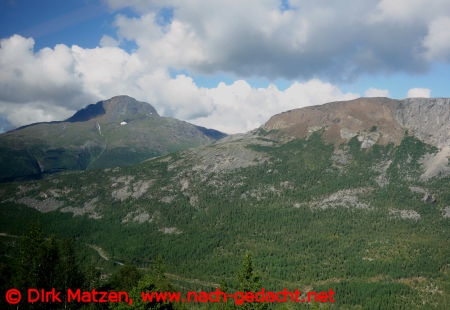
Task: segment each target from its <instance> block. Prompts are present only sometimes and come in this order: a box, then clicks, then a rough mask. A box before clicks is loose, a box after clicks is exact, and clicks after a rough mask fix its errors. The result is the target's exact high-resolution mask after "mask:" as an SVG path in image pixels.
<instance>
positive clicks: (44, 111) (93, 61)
mask: <svg viewBox="0 0 450 310" xmlns="http://www.w3.org/2000/svg"><path fill="white" fill-rule="evenodd" d="M33 44H34V42H33V40H32V39H25V38H23V37H20V36H13V37H11V38H9V39H5V40H3V41H2V42H1V49H0V59H1V62H0V71H1V72H2V75H1V77H0V89H1V90H2V91H1V92H0V114H1V115H4V116H5V117H6V120H7V121H8V122H9V123H10V124H12V125H13V126H23V125H26V124H30V123H33V122H42V121H54V120H62V119H65V118H68V117H69V116H70V115H71V114H73V113H74V112H75V111H76V110H78V109H80V108H82V107H84V106H86V105H87V104H90V103H94V102H96V101H98V100H101V99H107V98H110V97H112V96H116V95H119V94H127V95H129V96H132V97H135V98H136V99H138V100H140V101H145V102H148V103H150V104H152V105H153V106H155V108H156V109H157V110H158V112H160V113H161V114H162V115H164V116H172V117H176V118H178V119H182V120H188V121H191V122H193V123H195V124H198V125H202V126H206V127H210V128H215V129H219V130H222V131H225V132H227V133H236V132H245V131H247V130H250V129H254V128H255V127H257V126H259V125H261V124H263V123H264V122H266V121H267V120H268V119H269V118H270V117H271V116H272V115H273V114H276V113H280V112H282V111H285V110H288V109H293V108H300V107H304V106H308V105H316V104H321V103H325V102H329V101H336V100H347V99H353V98H356V97H358V94H353V93H345V94H344V93H342V92H341V91H340V90H339V88H338V87H337V86H335V85H332V84H330V83H324V82H322V81H320V80H319V79H312V80H310V81H308V82H305V83H298V82H294V83H293V84H292V85H291V86H290V87H288V88H287V89H285V90H284V91H281V90H279V89H278V88H277V87H276V86H275V85H273V84H270V85H269V86H268V87H267V88H253V87H251V86H250V85H249V84H248V83H247V82H246V81H245V80H236V81H235V82H234V83H232V84H231V85H226V84H224V83H220V84H219V85H218V86H217V87H213V88H205V87H199V86H197V85H196V84H195V82H194V80H193V79H192V78H191V77H189V76H187V75H185V74H179V75H177V76H175V77H172V76H171V75H170V74H169V70H168V69H167V68H164V67H161V66H156V65H155V64H154V63H148V62H147V61H146V60H145V59H142V58H141V57H140V54H139V52H135V53H131V54H129V53H127V52H125V51H124V50H122V49H120V48H118V47H106V46H105V47H97V48H94V49H83V48H81V47H79V46H76V45H74V46H72V47H70V48H69V47H67V46H65V45H57V46H56V47H55V48H54V49H50V48H45V49H42V50H40V51H37V52H34V51H33Z"/></svg>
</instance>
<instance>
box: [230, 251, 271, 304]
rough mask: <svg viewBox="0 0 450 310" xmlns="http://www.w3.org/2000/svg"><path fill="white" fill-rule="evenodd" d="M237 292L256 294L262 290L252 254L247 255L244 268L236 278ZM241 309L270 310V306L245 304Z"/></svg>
mask: <svg viewBox="0 0 450 310" xmlns="http://www.w3.org/2000/svg"><path fill="white" fill-rule="evenodd" d="M236 280H237V282H236V291H238V292H243V293H244V294H245V293H246V292H253V293H256V292H258V291H260V289H261V278H260V276H259V275H258V274H257V273H256V272H255V270H254V267H253V262H252V258H251V255H250V253H246V254H245V258H244V261H243V263H242V268H241V270H239V272H238V274H237V277H236ZM239 309H244V310H250V309H258V310H262V309H268V305H267V304H266V303H258V302H253V303H249V302H244V304H243V305H242V307H239Z"/></svg>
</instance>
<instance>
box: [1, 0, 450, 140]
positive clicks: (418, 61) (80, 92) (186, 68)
mask: <svg viewBox="0 0 450 310" xmlns="http://www.w3.org/2000/svg"><path fill="white" fill-rule="evenodd" d="M108 4H109V6H110V7H111V9H113V10H120V9H121V8H124V7H131V8H132V9H134V10H135V11H136V13H137V14H136V16H135V17H129V16H126V15H123V14H120V13H119V14H117V15H116V17H115V21H114V27H115V28H116V36H115V37H111V36H108V35H104V36H103V37H102V38H101V40H100V41H99V46H98V47H96V48H93V49H87V48H83V47H80V46H76V45H73V46H71V47H69V46H66V45H63V44H60V45H56V46H55V47H52V48H44V49H41V50H39V51H34V50H33V46H34V40H33V39H32V38H24V37H21V36H19V35H14V36H12V37H10V38H5V39H3V40H1V46H0V72H1V74H0V124H6V125H4V126H3V125H2V126H1V127H2V128H11V127H12V126H22V125H26V124H29V123H31V122H37V121H51V120H61V119H64V118H67V117H69V116H70V115H71V114H73V113H74V112H75V111H76V110H78V109H80V108H82V107H84V106H86V105H87V104H90V103H94V102H96V101H98V100H102V99H107V98H110V97H112V96H116V95H120V94H126V95H129V96H132V97H135V98H136V99H137V100H140V101H145V102H148V103H150V104H152V105H153V106H155V108H156V109H157V110H158V112H159V113H161V114H162V115H164V116H172V117H176V118H179V119H183V120H187V121H190V122H192V123H195V124H198V125H202V126H206V127H211V128H215V129H218V130H222V131H225V132H227V133H235V132H243V131H247V130H250V129H253V128H255V127H256V126H259V125H261V124H263V123H264V122H265V121H267V120H268V118H270V117H271V116H272V115H273V114H276V113H279V112H282V111H285V110H288V109H292V108H299V107H303V106H307V105H314V104H321V103H325V102H329V101H336V100H348V99H352V98H356V97H358V96H359V94H355V93H349V92H348V93H343V92H341V91H340V90H339V87H338V85H342V84H343V83H347V82H351V81H354V80H356V79H358V78H359V77H361V76H368V75H370V76H374V75H379V74H382V75H389V74H394V73H406V74H410V73H414V74H418V73H424V72H426V71H427V70H428V69H429V67H430V65H431V64H432V63H433V62H450V44H449V43H448V42H450V32H449V31H448V29H450V28H449V26H450V2H448V1H444V0H428V1H424V0H414V1H411V0H409V1H406V0H399V1H387V0H381V1H379V0H369V1H359V0H343V1H340V2H336V1H307V0H290V1H276V0H265V1H259V0H248V1H238V0H217V1H214V2H211V1H207V0H196V1H180V0H165V1H162V0H152V1H148V0H131V1H130V0H128V1H125V0H109V1H108ZM128 41H131V42H133V43H135V44H136V46H137V48H136V49H135V50H133V51H131V52H127V51H125V50H124V49H123V48H122V47H121V46H123V44H125V43H127V42H128ZM173 72H181V73H180V74H173ZM213 74H225V75H227V76H230V77H232V78H233V80H234V82H233V83H232V84H230V85H226V84H224V83H219V84H218V85H217V86H216V87H211V88H205V87H199V86H198V85H196V83H195V82H194V80H193V79H192V78H191V77H190V75H201V76H209V75H213ZM255 77H262V78H264V79H267V80H269V81H270V80H272V81H275V80H276V79H284V80H287V81H291V85H290V86H289V87H288V88H287V89H285V90H279V89H278V88H277V87H276V86H275V85H274V84H269V86H268V87H265V88H254V87H251V86H250V85H249V83H248V82H247V81H246V80H247V79H252V78H255ZM388 95H389V91H388V90H382V89H376V88H369V89H368V90H367V91H366V92H365V96H366V97H373V96H377V97H378V96H388ZM410 96H422V97H426V96H428V97H429V96H430V90H428V89H420V88H417V89H411V90H410V91H409V92H408V97H410ZM0 130H2V129H0ZM3 130H4V129H3Z"/></svg>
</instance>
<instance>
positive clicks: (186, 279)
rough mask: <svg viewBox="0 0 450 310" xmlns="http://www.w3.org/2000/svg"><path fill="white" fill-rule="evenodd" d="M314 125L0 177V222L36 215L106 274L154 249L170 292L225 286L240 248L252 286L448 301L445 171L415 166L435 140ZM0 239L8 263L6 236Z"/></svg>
mask: <svg viewBox="0 0 450 310" xmlns="http://www.w3.org/2000/svg"><path fill="white" fill-rule="evenodd" d="M377 130H378V129H377V127H376V126H372V127H370V130H368V131H367V132H366V133H365V134H366V135H369V134H371V133H376V132H377ZM324 134H325V131H324V129H319V130H316V131H314V132H311V133H310V134H309V135H308V136H307V137H304V138H293V137H292V136H287V135H285V134H284V133H282V131H277V130H272V131H267V130H264V129H260V130H258V131H255V132H253V133H248V134H246V135H241V136H235V137H231V138H229V139H224V140H220V141H219V142H216V143H214V144H211V145H209V146H205V147H202V148H198V149H192V150H188V151H182V152H178V153H174V154H170V155H166V156H164V157H159V158H156V159H153V160H149V161H146V162H144V163H141V164H139V165H135V166H129V167H121V168H114V169H104V170H91V171H85V172H82V173H81V172H78V173H64V174H60V175H56V176H52V177H49V178H46V179H44V180H40V181H32V182H24V183H9V184H2V185H1V187H0V193H1V204H0V208H1V209H0V210H1V213H2V216H1V217H0V225H1V227H2V230H3V231H2V232H3V233H7V234H10V235H23V234H24V228H25V227H26V226H25V225H24V224H27V223H29V222H30V221H31V220H33V219H39V220H40V221H41V222H42V225H43V229H44V232H45V233H46V234H48V235H50V234H55V235H57V236H59V237H61V238H63V237H67V238H73V239H75V240H76V241H75V244H76V245H77V246H78V247H79V251H78V253H79V254H80V255H81V254H82V255H81V256H82V257H81V258H80V259H81V261H83V260H84V263H86V261H89V260H92V259H94V260H95V263H96V264H97V266H98V267H101V268H105V269H101V272H102V273H104V274H105V275H107V274H109V273H111V272H113V270H114V266H109V267H107V266H106V265H105V264H111V263H112V261H118V262H121V263H124V262H130V263H132V264H134V265H135V266H137V267H139V268H148V267H151V266H152V265H153V264H154V262H155V260H156V258H157V257H158V255H161V256H162V258H163V259H164V262H165V265H166V272H167V277H168V278H169V280H170V282H171V283H172V285H173V287H174V288H175V289H176V290H181V291H187V290H212V289H213V288H215V287H216V286H218V285H219V284H220V283H221V281H222V282H223V283H225V284H227V285H229V286H230V287H232V286H233V283H234V282H235V275H236V273H237V272H238V270H239V265H240V262H241V261H242V258H243V257H244V256H245V253H247V252H248V253H251V255H252V257H253V262H254V266H255V269H256V270H259V271H260V276H261V285H262V286H263V287H265V288H266V289H268V290H281V289H283V288H284V287H286V288H288V289H292V290H293V289H295V288H299V290H300V291H304V292H306V291H312V290H314V291H327V290H328V289H330V288H332V289H333V291H335V292H336V294H335V299H336V302H335V303H328V304H327V306H328V307H330V308H331V309H446V308H447V305H448V304H450V295H449V294H450V275H449V267H450V265H449V263H450V261H449V257H450V243H449V242H450V231H449V216H450V215H449V213H450V211H449V207H448V206H449V205H450V194H449V191H448V184H449V177H448V176H446V175H443V174H441V175H438V176H436V177H434V178H431V179H427V180H424V179H423V178H421V176H422V175H423V171H424V167H423V165H422V162H421V160H422V159H423V158H424V157H426V156H432V155H433V154H435V153H436V152H438V149H437V148H436V147H434V146H432V145H429V144H426V143H424V142H422V141H420V140H418V139H417V138H416V137H415V136H413V135H410V134H407V133H406V135H405V136H404V138H403V139H401V141H400V142H399V143H397V144H396V143H393V142H391V143H386V144H379V143H377V144H374V145H372V146H371V147H362V146H363V144H364V141H360V140H361V139H358V137H357V136H354V137H353V138H350V139H348V142H347V143H341V144H333V143H330V142H326V141H325V140H324V138H323V135H324ZM2 238H4V242H3V243H2V251H3V254H4V255H3V256H2V257H3V258H2V259H3V260H4V261H5V262H8V261H9V260H10V259H11V258H10V257H12V256H13V255H12V254H11V253H14V248H15V246H14V244H13V243H11V242H8V240H9V239H8V238H7V237H2ZM88 245H90V246H95V247H97V248H101V249H102V250H103V251H104V253H105V254H106V255H107V256H108V258H109V259H110V260H109V261H105V260H103V259H101V258H100V257H99V256H98V254H97V253H96V252H95V251H94V250H93V249H92V247H89V246H88ZM8 257H9V258H8ZM270 306H271V307H279V308H283V307H285V308H284V309H291V308H292V309H297V308H298V309H302V308H303V307H306V308H307V307H315V305H305V304H301V305H299V304H296V305H290V306H287V305H282V304H272V305H270ZM286 307H287V308H286ZM289 307H290V308H289Z"/></svg>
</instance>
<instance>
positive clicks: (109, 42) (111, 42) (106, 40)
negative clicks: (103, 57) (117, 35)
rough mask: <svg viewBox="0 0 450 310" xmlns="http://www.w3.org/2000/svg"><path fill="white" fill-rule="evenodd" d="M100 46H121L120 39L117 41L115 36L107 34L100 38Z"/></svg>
mask: <svg viewBox="0 0 450 310" xmlns="http://www.w3.org/2000/svg"><path fill="white" fill-rule="evenodd" d="M100 46H102V47H117V46H119V41H117V40H116V39H114V38H113V37H110V36H108V35H106V34H105V35H103V37H102V38H101V39H100Z"/></svg>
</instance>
